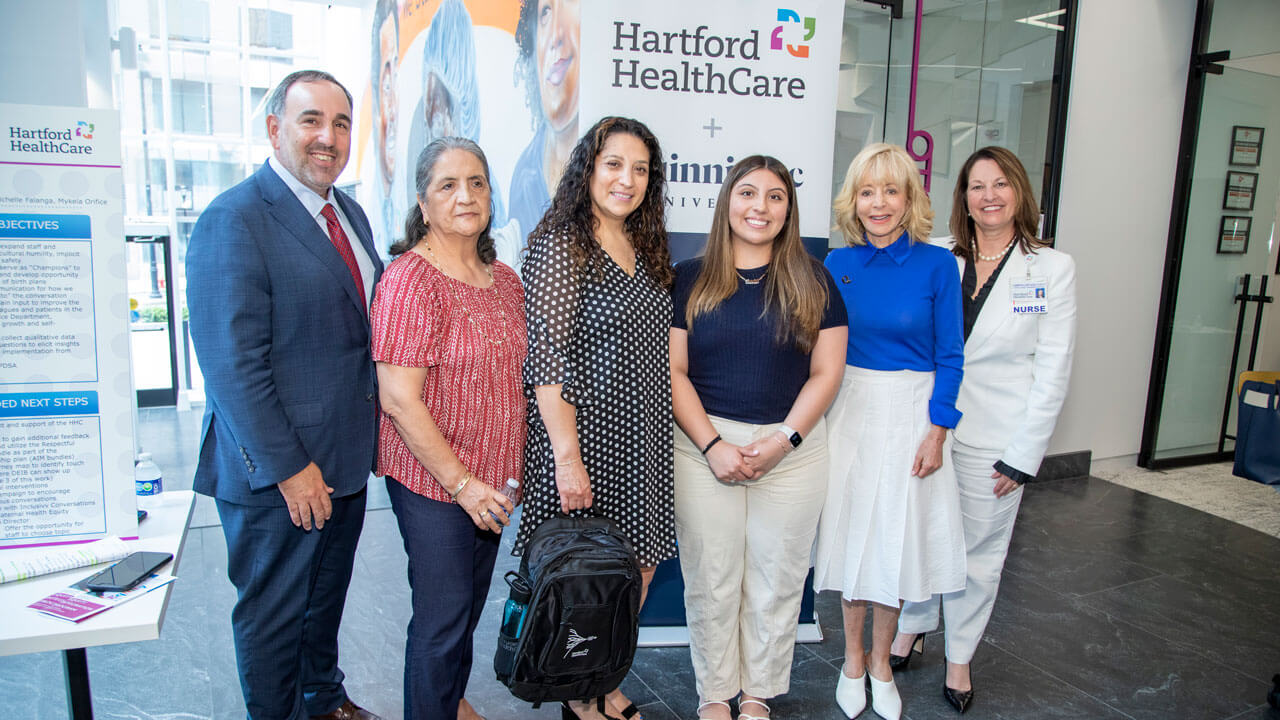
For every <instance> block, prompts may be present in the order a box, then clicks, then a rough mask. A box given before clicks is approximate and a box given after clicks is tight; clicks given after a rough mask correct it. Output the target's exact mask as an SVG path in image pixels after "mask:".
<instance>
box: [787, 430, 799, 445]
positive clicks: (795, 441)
mask: <svg viewBox="0 0 1280 720" xmlns="http://www.w3.org/2000/svg"><path fill="white" fill-rule="evenodd" d="M789 439H790V440H791V447H793V448H798V447H800V440H801V437H800V433H798V432H794V433H791V437H790V438H789Z"/></svg>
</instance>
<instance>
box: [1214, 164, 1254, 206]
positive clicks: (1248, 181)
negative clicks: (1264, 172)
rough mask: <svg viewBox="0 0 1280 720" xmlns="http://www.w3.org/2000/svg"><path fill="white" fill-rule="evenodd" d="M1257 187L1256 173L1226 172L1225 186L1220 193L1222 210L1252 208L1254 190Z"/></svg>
mask: <svg viewBox="0 0 1280 720" xmlns="http://www.w3.org/2000/svg"><path fill="white" fill-rule="evenodd" d="M1257 187H1258V173H1251V172H1237V171H1235V170H1232V171H1230V172H1228V173H1227V188H1226V190H1225V191H1223V194H1222V209H1223V210H1253V196H1254V190H1255V189H1256V188H1257Z"/></svg>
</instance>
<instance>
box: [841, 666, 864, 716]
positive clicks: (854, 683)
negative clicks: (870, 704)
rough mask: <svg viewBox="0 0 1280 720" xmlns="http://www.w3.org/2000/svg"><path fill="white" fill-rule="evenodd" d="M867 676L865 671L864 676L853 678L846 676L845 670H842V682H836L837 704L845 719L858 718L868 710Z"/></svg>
mask: <svg viewBox="0 0 1280 720" xmlns="http://www.w3.org/2000/svg"><path fill="white" fill-rule="evenodd" d="M867 676H868V673H867V671H866V670H863V671H862V675H860V676H859V677H856V678H851V677H849V676H848V675H845V674H844V668H841V669H840V680H839V681H838V682H836V704H837V705H839V706H840V711H841V712H843V713H844V714H845V717H848V718H856V717H858V716H859V715H861V714H862V711H863V710H866V709H867Z"/></svg>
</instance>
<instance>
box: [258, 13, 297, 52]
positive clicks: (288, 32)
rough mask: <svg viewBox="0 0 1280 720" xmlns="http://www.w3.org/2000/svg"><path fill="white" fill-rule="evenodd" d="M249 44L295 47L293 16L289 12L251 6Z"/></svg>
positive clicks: (270, 46) (288, 48)
mask: <svg viewBox="0 0 1280 720" xmlns="http://www.w3.org/2000/svg"><path fill="white" fill-rule="evenodd" d="M249 44H250V45H253V46H254V47H266V48H275V49H277V50H292V49H293V18H292V17H291V16H289V15H288V14H287V13H282V12H278V11H276V10H266V9H263V8H249Z"/></svg>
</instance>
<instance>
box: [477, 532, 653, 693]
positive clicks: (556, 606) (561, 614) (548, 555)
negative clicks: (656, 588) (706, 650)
mask: <svg viewBox="0 0 1280 720" xmlns="http://www.w3.org/2000/svg"><path fill="white" fill-rule="evenodd" d="M515 575H516V574H515V573H508V576H511V577H509V579H508V582H510V583H512V585H513V591H512V596H513V598H516V597H518V596H519V595H521V594H523V593H528V592H530V590H531V591H532V592H531V594H530V596H529V597H530V599H529V601H528V607H527V609H526V610H525V611H524V617H523V621H522V624H521V629H520V631H519V637H518V638H514V637H511V636H509V635H508V634H506V633H499V634H498V651H497V653H496V654H495V655H494V658H493V669H494V671H495V672H496V673H497V675H498V681H499V682H501V683H502V684H504V685H506V686H507V687H508V688H510V689H511V694H512V695H515V696H516V697H518V698H520V699H521V700H526V701H529V702H532V703H533V704H534V705H533V706H534V707H535V708H536V707H538V705H539V704H541V703H543V702H546V701H551V702H559V701H563V700H586V699H589V698H594V697H598V696H602V695H605V694H606V693H609V692H612V691H613V690H614V689H615V688H617V687H618V686H619V685H620V684H622V679H623V678H624V677H626V674H627V671H628V670H630V669H631V660H632V658H633V657H634V656H635V652H636V637H637V635H638V633H639V626H638V624H637V622H636V617H637V615H638V614H639V612H640V565H639V563H637V562H636V555H635V551H634V550H633V549H632V547H631V541H630V540H628V539H627V537H626V536H625V535H623V534H622V532H621V531H619V530H618V527H617V526H616V525H615V524H614V523H613V521H612V520H610V519H608V518H603V517H585V518H579V517H568V516H566V515H556V516H554V517H552V518H550V519H548V520H546V521H544V522H543V523H542V524H541V525H539V526H538V529H537V530H535V531H534V532H533V536H532V537H530V539H529V543H528V545H527V546H526V547H525V551H524V558H523V559H522V560H521V562H520V572H519V573H518V577H515ZM518 585H524V587H523V588H520V590H517V588H516V586H518ZM521 591H523V592H521Z"/></svg>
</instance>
